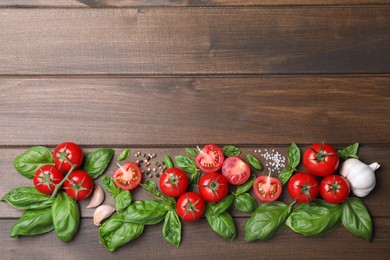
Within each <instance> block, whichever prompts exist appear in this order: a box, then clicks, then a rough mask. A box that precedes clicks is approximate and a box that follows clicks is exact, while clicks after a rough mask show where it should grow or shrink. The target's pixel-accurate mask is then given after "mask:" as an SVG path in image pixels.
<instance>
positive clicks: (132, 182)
mask: <svg viewBox="0 0 390 260" xmlns="http://www.w3.org/2000/svg"><path fill="white" fill-rule="evenodd" d="M141 180H142V172H141V169H140V168H139V167H138V165H136V164H135V163H132V162H128V163H125V164H123V165H122V166H121V167H119V168H118V169H117V170H116V171H115V172H114V182H115V184H116V186H118V187H119V188H121V189H122V190H132V189H134V188H135V187H137V186H138V184H140V183H141Z"/></svg>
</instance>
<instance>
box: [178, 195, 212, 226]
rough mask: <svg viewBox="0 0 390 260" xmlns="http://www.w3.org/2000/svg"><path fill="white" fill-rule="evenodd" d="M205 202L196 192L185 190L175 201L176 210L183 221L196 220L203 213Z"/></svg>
mask: <svg viewBox="0 0 390 260" xmlns="http://www.w3.org/2000/svg"><path fill="white" fill-rule="evenodd" d="M205 208H206V204H205V202H204V200H203V198H202V197H201V196H200V195H199V194H198V193H196V192H193V191H190V192H186V193H184V194H183V195H181V196H180V197H179V199H178V200H177V203H176V212H177V214H178V215H179V217H180V218H181V219H183V220H185V221H188V222H192V221H195V220H198V219H199V218H200V217H201V216H202V215H203V213H204V210H205Z"/></svg>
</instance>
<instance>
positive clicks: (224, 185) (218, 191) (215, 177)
mask: <svg viewBox="0 0 390 260" xmlns="http://www.w3.org/2000/svg"><path fill="white" fill-rule="evenodd" d="M198 189H199V193H200V195H201V196H202V198H203V199H204V200H205V201H207V202H218V201H221V200H222V199H223V198H225V197H226V195H227V194H228V192H229V183H228V181H227V179H226V178H225V176H223V175H221V174H219V173H216V172H209V173H206V174H205V175H203V176H202V177H201V178H200V180H199V183H198Z"/></svg>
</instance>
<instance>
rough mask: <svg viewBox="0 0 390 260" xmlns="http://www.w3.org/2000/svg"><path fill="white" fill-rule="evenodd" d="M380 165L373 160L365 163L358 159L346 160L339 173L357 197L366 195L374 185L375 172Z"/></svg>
mask: <svg viewBox="0 0 390 260" xmlns="http://www.w3.org/2000/svg"><path fill="white" fill-rule="evenodd" d="M379 167H380V165H379V164H378V163H377V162H374V163H372V164H370V165H367V164H365V163H363V162H361V161H359V160H358V159H353V158H352V159H348V160H346V161H345V162H344V163H343V165H342V166H341V169H340V174H341V175H342V176H344V177H345V178H346V179H347V180H348V182H349V184H350V185H351V189H352V192H353V193H354V194H355V195H356V196H358V197H365V196H367V195H368V194H369V193H370V192H371V191H372V190H373V189H374V187H375V184H376V180H375V173H374V171H375V170H377V169H378V168H379Z"/></svg>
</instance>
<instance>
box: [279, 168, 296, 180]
mask: <svg viewBox="0 0 390 260" xmlns="http://www.w3.org/2000/svg"><path fill="white" fill-rule="evenodd" d="M293 173H294V169H293V168H291V166H290V167H286V168H283V169H282V170H281V171H280V173H279V176H278V178H279V180H280V182H281V183H282V185H284V184H286V183H287V182H288V180H289V179H290V178H291V176H292V174H293Z"/></svg>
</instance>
